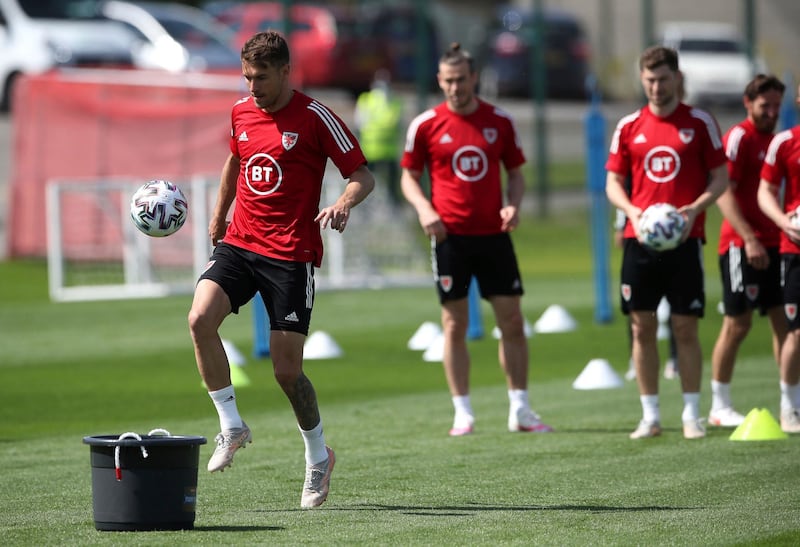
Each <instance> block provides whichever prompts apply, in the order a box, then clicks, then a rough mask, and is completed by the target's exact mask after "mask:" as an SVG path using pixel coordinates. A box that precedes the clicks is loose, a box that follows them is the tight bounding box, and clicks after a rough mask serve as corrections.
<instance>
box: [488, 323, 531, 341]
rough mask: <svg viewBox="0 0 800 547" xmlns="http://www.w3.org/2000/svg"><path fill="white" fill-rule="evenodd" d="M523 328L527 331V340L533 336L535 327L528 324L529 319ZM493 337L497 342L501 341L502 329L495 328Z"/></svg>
mask: <svg viewBox="0 0 800 547" xmlns="http://www.w3.org/2000/svg"><path fill="white" fill-rule="evenodd" d="M523 328H524V329H525V338H530V337H531V336H533V327H532V326H531V324H530V323H528V320H527V319H526V320H525V325H524V326H523ZM492 336H493V337H494V339H495V340H500V327H497V326H495V327H494V328H493V329H492Z"/></svg>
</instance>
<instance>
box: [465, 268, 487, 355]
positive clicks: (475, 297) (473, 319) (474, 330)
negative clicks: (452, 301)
mask: <svg viewBox="0 0 800 547" xmlns="http://www.w3.org/2000/svg"><path fill="white" fill-rule="evenodd" d="M468 302H469V324H468V325H467V338H469V339H470V340H477V339H479V338H483V319H482V318H481V294H480V289H478V280H477V279H475V278H474V277H473V278H472V280H471V281H470V282H469V301H468Z"/></svg>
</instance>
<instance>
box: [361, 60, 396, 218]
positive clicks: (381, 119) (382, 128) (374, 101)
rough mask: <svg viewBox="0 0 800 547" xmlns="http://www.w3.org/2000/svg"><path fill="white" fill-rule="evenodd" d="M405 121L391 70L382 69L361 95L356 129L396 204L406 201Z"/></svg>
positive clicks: (370, 162) (371, 165) (372, 164)
mask: <svg viewBox="0 0 800 547" xmlns="http://www.w3.org/2000/svg"><path fill="white" fill-rule="evenodd" d="M402 122H403V101H402V99H401V98H400V97H398V96H396V95H395V94H394V93H392V89H391V74H390V73H389V71H388V70H386V69H380V70H378V71H377V72H376V73H375V77H374V79H373V82H372V87H371V89H370V90H369V91H365V92H364V93H362V94H361V95H359V96H358V99H357V101H356V108H355V126H356V129H357V130H358V137H359V142H360V143H361V148H362V150H363V151H364V155H365V156H366V157H367V161H368V162H369V166H370V170H371V171H372V172H373V173H374V174H375V175H376V176H375V178H376V180H378V181H379V182H384V183H386V188H387V190H388V195H389V199H390V200H391V202H392V203H393V204H398V203H400V201H401V199H402V196H401V194H400V167H399V164H398V162H399V159H400V152H401V148H400V146H401V142H402V133H401V131H402Z"/></svg>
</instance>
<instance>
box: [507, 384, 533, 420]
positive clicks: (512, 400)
mask: <svg viewBox="0 0 800 547" xmlns="http://www.w3.org/2000/svg"><path fill="white" fill-rule="evenodd" d="M508 403H509V414H515V413H516V412H517V411H518V410H519V409H521V408H530V406H531V405H530V402H528V390H527V389H509V390H508Z"/></svg>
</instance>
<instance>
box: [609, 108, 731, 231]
mask: <svg viewBox="0 0 800 547" xmlns="http://www.w3.org/2000/svg"><path fill="white" fill-rule="evenodd" d="M724 163H725V151H724V149H723V147H722V135H721V133H720V130H719V126H718V125H717V121H716V120H715V119H714V117H713V116H712V115H711V114H709V113H708V112H706V111H704V110H700V109H697V108H692V107H689V106H688V105H686V104H684V103H680V104H678V107H677V108H676V109H675V111H674V112H672V114H670V115H669V116H665V117H663V118H662V117H659V116H656V115H655V114H653V113H652V112H651V111H650V108H649V106H645V107H643V108H641V109H640V110H637V111H636V112H634V113H632V114H629V115H627V116H625V117H624V118H622V119H621V120H620V121H619V123H618V124H617V127H616V130H615V131H614V136H613V137H612V139H611V147H610V151H609V155H608V161H606V169H607V170H608V171H611V172H613V173H618V174H620V175H623V176H625V177H627V176H630V177H631V194H630V199H631V203H633V204H634V205H635V206H636V207H639V208H640V209H641V210H642V211H644V210H645V209H647V207H648V206H650V205H652V204H654V203H671V204H672V205H674V206H675V207H683V206H684V205H688V204H690V203H692V202H693V201H694V200H695V199H697V197H698V196H700V194H702V193H703V192H704V191H705V190H706V188H707V187H708V178H709V171H711V170H712V169H715V168H717V167H719V166H721V165H723V164H724ZM624 237H636V234H635V232H634V230H633V226H631V223H630V222H629V223H627V225H626V226H625V231H624ZM689 237H697V238H700V239H702V240H703V241H705V212H702V213H700V214H699V215H697V219H696V220H695V223H694V226H692V231H691V232H690V233H689Z"/></svg>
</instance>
